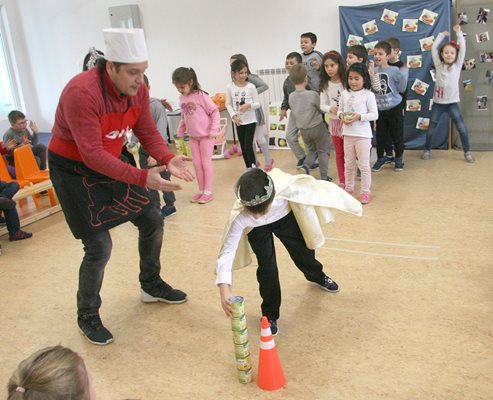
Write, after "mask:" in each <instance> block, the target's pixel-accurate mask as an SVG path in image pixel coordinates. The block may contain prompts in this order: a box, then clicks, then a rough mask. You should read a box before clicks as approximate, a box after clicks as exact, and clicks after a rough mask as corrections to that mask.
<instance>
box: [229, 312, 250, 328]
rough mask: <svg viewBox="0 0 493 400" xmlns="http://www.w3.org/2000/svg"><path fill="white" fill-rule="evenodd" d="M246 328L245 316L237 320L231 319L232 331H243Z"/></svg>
mask: <svg viewBox="0 0 493 400" xmlns="http://www.w3.org/2000/svg"><path fill="white" fill-rule="evenodd" d="M246 328H247V320H246V315H245V314H243V315H242V316H241V317H239V318H231V329H233V331H243V330H245V329H246Z"/></svg>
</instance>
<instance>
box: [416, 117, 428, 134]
mask: <svg viewBox="0 0 493 400" xmlns="http://www.w3.org/2000/svg"><path fill="white" fill-rule="evenodd" d="M429 127H430V119H429V118H423V117H419V118H418V122H417V123H416V129H421V130H422V131H426V130H427V129H428V128H429Z"/></svg>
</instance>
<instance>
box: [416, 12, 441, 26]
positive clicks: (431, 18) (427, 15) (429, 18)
mask: <svg viewBox="0 0 493 400" xmlns="http://www.w3.org/2000/svg"><path fill="white" fill-rule="evenodd" d="M437 17H438V14H437V13H436V12H433V11H430V10H427V9H426V8H425V9H424V10H423V12H422V13H421V16H420V17H419V20H420V21H421V22H422V23H423V24H426V25H431V26H433V25H434V24H435V21H436V19H437Z"/></svg>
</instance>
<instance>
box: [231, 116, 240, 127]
mask: <svg viewBox="0 0 493 400" xmlns="http://www.w3.org/2000/svg"><path fill="white" fill-rule="evenodd" d="M231 121H233V122H234V124H235V125H236V126H240V124H241V119H240V117H238V116H237V115H235V116H233V118H231Z"/></svg>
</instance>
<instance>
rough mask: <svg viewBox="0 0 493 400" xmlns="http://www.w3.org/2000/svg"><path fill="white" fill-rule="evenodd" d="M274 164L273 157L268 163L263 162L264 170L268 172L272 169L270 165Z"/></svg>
mask: <svg viewBox="0 0 493 400" xmlns="http://www.w3.org/2000/svg"><path fill="white" fill-rule="evenodd" d="M273 165H274V159H272V160H271V161H270V163H268V164H265V167H264V171H265V172H270V171H272V166H273Z"/></svg>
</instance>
